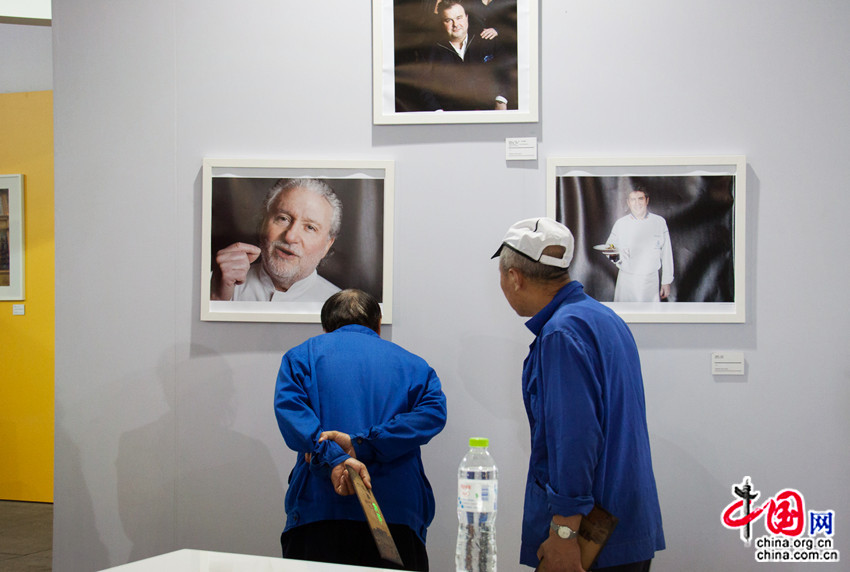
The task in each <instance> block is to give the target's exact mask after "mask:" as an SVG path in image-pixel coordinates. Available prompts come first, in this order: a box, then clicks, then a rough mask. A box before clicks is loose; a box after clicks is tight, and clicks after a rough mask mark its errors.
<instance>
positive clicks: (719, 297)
mask: <svg viewBox="0 0 850 572" xmlns="http://www.w3.org/2000/svg"><path fill="white" fill-rule="evenodd" d="M547 170H548V173H547V186H548V201H547V209H548V215H549V216H550V217H552V218H555V219H556V220H558V221H560V222H562V223H564V224H565V225H566V226H567V227H568V228H569V229H570V230H571V231H572V232H573V234H574V235H575V239H576V251H575V255H574V257H573V262H572V264H570V276H571V277H572V278H573V279H575V280H578V281H579V282H581V283H582V284H583V285H584V289H585V292H587V294H589V295H590V296H592V297H593V298H596V299H597V300H599V301H600V302H603V303H605V304H606V305H608V306H610V307H611V308H613V309H614V310H615V311H616V312H617V313H618V314H619V315H620V316H622V317H623V319H625V320H626V321H627V322H732V323H736V322H737V323H742V322H744V321H745V288H744V285H745V268H746V267H745V254H744V240H745V222H746V219H745V205H746V187H747V185H746V158H745V157H743V156H729V157H657V158H656V157H653V158H623V159H608V158H596V159H588V158H549V160H548V169H547Z"/></svg>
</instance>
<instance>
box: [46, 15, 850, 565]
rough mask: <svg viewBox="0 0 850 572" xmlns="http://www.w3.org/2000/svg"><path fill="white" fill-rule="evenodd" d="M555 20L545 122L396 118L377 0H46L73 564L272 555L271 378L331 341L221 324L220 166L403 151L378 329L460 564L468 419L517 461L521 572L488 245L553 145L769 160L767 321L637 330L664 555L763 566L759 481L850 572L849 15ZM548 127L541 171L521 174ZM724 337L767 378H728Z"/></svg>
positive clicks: (65, 523)
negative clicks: (419, 417)
mask: <svg viewBox="0 0 850 572" xmlns="http://www.w3.org/2000/svg"><path fill="white" fill-rule="evenodd" d="M540 19H541V25H540V50H541V51H540V70H541V73H540V83H539V86H540V109H541V119H540V122H539V123H536V124H517V125H455V126H448V125H430V126H382V127H376V126H373V125H372V118H371V109H372V80H371V77H372V71H371V40H372V34H371V7H370V3H369V2H367V1H366V0H358V1H350V0H348V1H343V0H331V1H328V2H293V1H291V0H274V1H272V0H265V1H263V0H252V1H249V2H243V3H239V4H235V3H233V2H224V1H220V0H218V1H209V0H208V1H201V0H151V1H149V2H109V1H105V0H101V1H93V0H89V1H81V0H68V1H65V2H56V3H54V7H53V55H54V86H53V87H54V90H55V93H54V97H55V122H56V123H55V138H56V163H55V167H56V296H57V305H56V320H57V324H56V335H57V340H56V415H57V420H56V479H55V482H56V491H55V524H54V567H55V568H54V569H55V570H57V571H89V570H95V569H101V568H105V567H107V566H111V565H117V564H121V563H125V562H128V561H131V560H136V559H139V558H144V557H148V556H153V555H156V554H159V553H163V552H167V551H171V550H175V549H178V548H184V547H188V548H201V549H210V550H218V551H230V552H242V553H254V554H266V555H277V554H279V544H278V540H279V534H280V531H281V529H282V526H283V522H284V513H283V495H284V493H285V490H286V482H287V475H288V474H289V471H290V469H291V467H292V465H293V463H294V459H295V453H293V452H291V451H289V450H287V448H286V447H285V445H284V443H283V440H282V438H281V437H280V435H279V432H278V429H277V426H276V423H275V420H274V415H273V410H272V393H273V385H274V380H275V375H276V372H277V367H278V365H279V362H280V357H281V355H282V354H283V353H284V352H285V351H286V350H287V349H288V348H290V347H292V346H293V345H295V344H298V343H300V342H302V341H303V340H305V339H307V338H308V337H310V336H313V335H316V334H318V333H320V328H319V326H317V325H304V324H263V323H225V322H201V321H200V320H199V313H200V301H199V290H200V276H201V269H200V252H201V244H200V226H201V162H202V159H203V158H204V157H217V158H284V159H340V160H347V159H390V160H393V161H395V166H396V181H395V183H396V194H395V213H394V214H395V236H394V251H395V260H394V268H393V277H394V302H395V303H394V313H393V324H392V326H391V327H388V328H386V332H385V337H388V338H390V339H392V340H393V341H394V342H397V343H399V344H401V345H403V346H404V347H406V348H408V349H410V350H412V351H414V352H416V353H418V354H420V355H422V356H423V357H424V358H426V359H427V360H428V361H429V362H430V363H431V365H432V366H433V367H434V368H435V369H436V370H437V372H438V374H439V375H440V377H441V379H442V381H443V385H444V390H445V392H446V395H447V397H448V404H449V421H448V425H447V426H446V429H445V430H444V431H443V433H442V434H440V435H439V436H438V437H436V438H435V439H434V440H433V441H432V442H431V443H430V444H429V445H427V446H426V447H425V448H424V451H423V456H424V460H425V466H426V471H427V473H428V476H429V478H430V479H431V482H432V485H433V487H434V490H435V493H436V497H437V516H436V519H435V521H434V523H433V524H432V526H431V528H430V531H429V536H428V548H429V553H430V555H431V560H432V566H431V569H432V570H434V571H435V572H443V571H446V570H451V569H453V564H452V560H453V553H454V542H455V533H456V516H455V494H456V470H457V464H458V462H459V461H460V459H461V457H462V456H463V453H464V452H465V450H466V441H467V439H468V437H470V436H472V435H485V436H488V437H489V438H490V441H491V444H492V446H491V451H492V453H493V455H494V457H495V459H496V461H497V463H498V464H499V467H500V477H501V480H500V505H499V509H500V510H499V517H498V546H499V564H500V569H502V570H519V569H520V566H519V565H518V564H516V563H517V560H518V553H519V536H520V519H521V513H522V495H523V487H524V482H525V471H526V466H527V460H528V453H529V446H528V430H527V424H526V419H525V412H524V409H523V406H522V402H521V394H520V379H519V378H520V371H521V362H522V359H523V357H524V356H525V353H526V350H527V346H528V344H529V343H530V341H531V335H530V333H529V332H528V331H527V330H526V329H525V327H524V325H523V320H522V319H521V318H519V317H517V316H516V315H514V314H513V313H512V311H511V310H510V308H509V307H508V305H507V303H506V302H505V301H504V300H503V298H502V294H501V291H500V290H499V286H498V271H497V268H496V263H495V262H494V261H491V260H490V259H489V257H490V255H491V254H492V253H493V251H494V250H495V248H496V246H497V245H498V243H499V241H500V239H501V237H502V235H503V233H504V230H505V229H506V228H507V226H508V225H509V224H511V223H512V222H514V221H515V220H518V219H521V218H525V217H530V216H536V215H542V214H544V213H545V188H546V174H545V159H546V157H549V156H567V155H577V156H588V157H596V156H603V157H604V156H656V155H661V156H668V155H720V154H722V155H727V154H742V155H746V156H747V161H748V169H747V201H746V207H747V221H746V222H747V226H746V228H747V232H746V240H747V246H746V258H747V269H746V281H747V297H746V303H747V321H746V323H745V324H737V325H732V324H727V325H722V324H656V325H648V324H634V325H633V327H632V330H633V332H634V334H635V338H636V340H637V343H638V346H639V348H640V351H641V358H642V361H643V372H644V378H645V385H646V398H647V415H648V419H649V427H650V432H651V435H650V437H651V442H652V447H653V455H654V464H655V471H656V477H657V481H658V486H659V491H660V498H661V505H662V512H663V517H664V524H665V531H666V535H667V545H668V549H667V550H666V551H664V552H662V553H660V554H659V555H658V556H657V558H656V563H655V565H654V566H653V570H657V571H659V572H665V571H680V570H757V569H758V570H762V569H765V568H763V566H762V565H759V564H757V563H756V562H755V559H754V548H753V547H745V546H744V544H743V543H742V542H741V540H740V538H739V535H738V532H737V531H730V530H726V529H724V528H723V527H722V525H721V522H720V514H721V511H722V510H723V509H724V507H726V505H728V504H729V503H730V502H732V501H733V500H735V498H734V497H733V496H732V494H731V486H732V485H733V484H735V483H740V482H741V481H742V479H743V477H744V476H750V477H751V478H752V480H753V483H754V485H755V488H756V489H757V490H759V491H761V492H762V495H763V497H762V498H766V497H769V496H771V495H774V494H776V493H777V492H779V491H780V490H782V489H786V488H794V489H797V490H798V491H800V492H801V493H802V494H803V495H804V497H805V502H806V508H807V510H808V509H814V510H834V511H835V515H836V516H835V518H836V529H835V530H836V532H835V536H834V541H835V547H836V548H837V549H838V550H839V551H842V552H844V554H842V556H844V559H845V560H846V559H848V558H850V535H848V534H847V533H846V532H845V531H846V530H847V529H846V526H845V523H846V522H847V520H846V519H848V518H850V495H847V493H846V477H845V475H846V474H847V473H848V471H850V458H848V446H847V443H848V438H850V358H849V357H848V353H849V352H848V351H847V332H848V326H850V307H848V299H847V295H846V293H845V290H846V285H847V284H848V283H850V264H848V257H849V255H848V250H847V248H846V247H845V244H846V242H847V240H848V230H847V227H846V219H847V208H846V204H847V190H846V189H847V183H848V176H849V175H850V171H848V167H847V165H848V156H850V137H848V131H850V106H848V103H847V102H848V96H849V95H850V67H849V66H848V65H847V55H848V53H850V35H848V34H847V23H848V22H850V4H848V3H847V2H844V1H841V0H832V1H827V0H815V1H804V0H781V1H780V0H760V1H754V0H753V1H750V0H747V1H743V2H742V1H739V0H715V1H711V2H709V1H705V0H701V1H696V0H690V1H687V2H674V1H669V0H668V1H662V0H639V1H624V0H621V1H614V0H575V1H572V0H570V1H559V2H546V3H543V5H542V6H541V11H540ZM526 136H533V137H537V138H538V140H539V142H540V146H539V157H540V159H539V160H537V161H526V162H506V161H505V138H506V137H526ZM718 350H732V351H742V352H744V355H745V358H746V362H747V367H746V375H744V376H741V377H715V376H712V374H711V369H710V356H711V352H713V351H718ZM378 494H379V493H378ZM379 500H380V497H379ZM754 528H755V529H756V532H757V534H763V533H764V532H765V528H764V525H763V523H761V522H759V523H757V524H756V525H754ZM809 566H811V565H810V564H789V565H775V566H771V567H770V569H782V570H803V569H808V568H809Z"/></svg>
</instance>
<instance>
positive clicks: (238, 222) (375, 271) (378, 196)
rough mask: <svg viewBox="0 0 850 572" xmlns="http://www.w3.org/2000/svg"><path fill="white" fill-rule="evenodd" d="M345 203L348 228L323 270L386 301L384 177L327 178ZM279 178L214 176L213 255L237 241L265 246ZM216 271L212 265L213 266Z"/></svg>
mask: <svg viewBox="0 0 850 572" xmlns="http://www.w3.org/2000/svg"><path fill="white" fill-rule="evenodd" d="M322 179H323V180H324V181H325V182H326V183H328V184H329V185H330V186H331V188H332V189H333V190H334V192H335V193H336V195H337V197H339V199H340V201H342V228H341V230H340V233H339V236H338V237H337V238H336V242H334V245H333V246H332V247H331V251H330V253H329V254H328V256H327V257H326V258H325V259H324V260H323V261H322V263H321V264H319V267H318V269H317V270H318V272H319V274H320V275H321V276H323V277H324V278H326V279H328V280H330V281H331V282H333V283H334V284H336V285H337V286H339V287H340V288H358V289H360V290H363V291H365V292H368V293H370V294H372V295H373V296H375V297H376V298H377V299H378V301H380V302H383V299H384V288H383V276H384V265H383V261H384V181H383V180H381V179H331V178H325V177H323V178H322ZM277 181H278V179H268V178H241V177H213V180H212V201H211V208H212V212H211V225H210V227H211V233H210V234H211V236H210V242H211V244H210V254H211V256H210V259H211V261H212V262H213V263H214V262H215V255H216V253H217V252H218V251H219V250H221V249H222V248H224V247H226V246H228V245H230V244H233V243H234V242H247V243H250V244H256V245H259V242H258V235H257V233H258V230H259V228H260V224H261V223H262V217H263V200H264V199H265V197H266V193H268V190H269V189H270V188H271V187H272V186H273V185H274V184H275V182H277ZM210 271H212V269H210Z"/></svg>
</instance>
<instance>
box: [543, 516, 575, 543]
mask: <svg viewBox="0 0 850 572" xmlns="http://www.w3.org/2000/svg"><path fill="white" fill-rule="evenodd" d="M549 533H550V535H553V536H556V537H557V538H560V539H562V540H575V539H576V538H578V531H577V530H575V529H574V528H572V527H571V526H567V525H566V524H556V523H555V521H554V520H552V521H551V522H550V523H549Z"/></svg>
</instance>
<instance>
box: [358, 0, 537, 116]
mask: <svg viewBox="0 0 850 572" xmlns="http://www.w3.org/2000/svg"><path fill="white" fill-rule="evenodd" d="M511 1H512V2H513V3H515V4H516V15H515V20H516V22H515V28H516V29H515V30H514V29H513V28H514V24H513V23H512V24H511V25H510V34H505V33H503V34H502V36H503V37H508V38H510V42H509V43H505V45H508V46H509V48H507V50H505V51H506V52H508V53H510V54H511V55H510V57H509V59H510V60H511V61H513V59H514V58H515V60H516V64H515V65H514V64H510V65H508V66H507V69H509V70H510V74H511V79H510V80H509V81H508V82H507V83H508V85H510V86H511V87H510V89H511V93H512V94H515V99H516V100H517V101H516V103H515V104H514V103H513V102H510V103H508V104H507V105H508V109H504V110H502V109H499V110H496V109H481V110H478V109H476V110H472V111H464V110H447V111H430V110H422V109H421V101H420V102H418V103H415V104H413V105H407V104H406V103H404V102H406V101H407V100H408V99H410V100H416V99H417V96H416V95H413V96H411V97H408V92H409V91H410V90H419V88H421V87H423V84H424V83H425V82H426V81H427V80H426V79H424V78H425V77H426V74H425V69H426V68H425V66H426V63H425V61H424V60H425V59H426V58H425V57H424V56H422V54H421V53H420V54H419V55H416V56H410V57H408V56H407V55H405V54H406V51H405V50H407V49H408V48H409V47H408V46H402V45H401V43H402V42H401V38H402V37H404V38H407V37H410V36H411V34H410V33H407V32H408V31H410V28H411V26H413V25H415V26H418V27H421V28H423V29H425V30H430V29H431V28H432V27H434V26H435V24H434V22H436V21H437V20H436V15H434V16H433V17H434V18H435V20H434V22H426V23H421V22H419V21H416V23H415V24H411V21H412V20H411V18H408V17H406V16H402V14H403V13H404V14H407V12H403V10H404V8H403V7H404V6H406V5H409V4H418V5H421V6H428V5H429V4H430V6H434V4H435V2H430V3H429V2H426V1H425V0H407V1H406V2H403V1H399V0H372V43H373V46H372V58H373V62H372V77H373V122H374V124H375V125H402V124H407V125H409V124H458V123H536V122H537V121H538V115H539V114H538V105H539V103H538V84H539V75H538V60H539V57H538V27H539V20H538V18H539V16H538V11H539V5H538V0H511ZM414 9H419V8H418V7H416V6H415V7H414ZM424 17H425V18H428V16H427V14H426V15H425V16H424ZM423 37H424V39H418V40H417V44H418V46H419V47H418V48H416V47H414V48H410V49H413V50H416V49H419V51H420V52H424V51H425V48H422V46H427V45H428V44H429V42H430V41H431V38H430V37H428V36H427V35H424V36H423ZM397 38H398V39H399V41H396V40H397ZM490 41H493V42H498V41H500V40H499V38H498V36H497V38H496V39H494V40H490ZM498 60H499V58H497V59H496V61H498ZM441 85H442V84H441ZM514 90H515V91H514Z"/></svg>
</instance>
